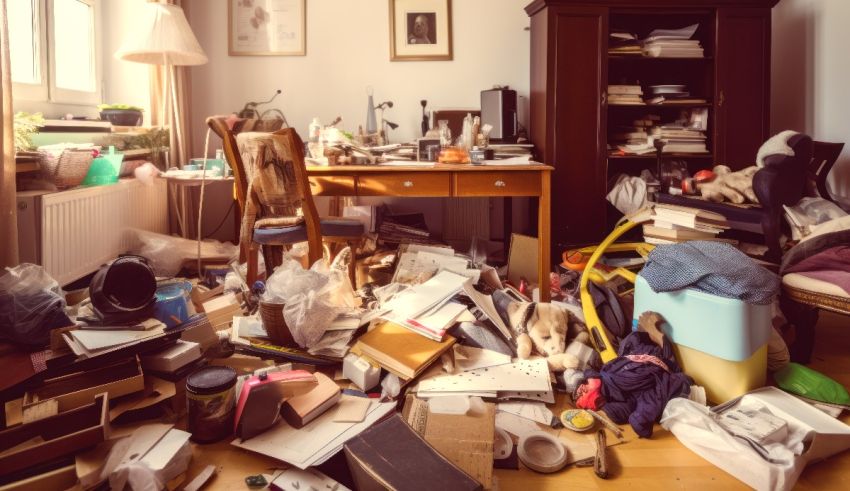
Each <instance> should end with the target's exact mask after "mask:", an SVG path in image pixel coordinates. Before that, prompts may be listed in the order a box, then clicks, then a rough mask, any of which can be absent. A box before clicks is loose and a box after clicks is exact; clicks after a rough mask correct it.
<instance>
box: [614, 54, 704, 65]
mask: <svg viewBox="0 0 850 491" xmlns="http://www.w3.org/2000/svg"><path fill="white" fill-rule="evenodd" d="M608 60H609V61H613V62H618V63H619V62H623V61H631V62H643V63H647V62H649V63H651V62H661V61H664V62H672V61H674V60H678V61H712V60H714V57H713V56H702V57H680V56H635V55H618V54H611V53H609V54H608Z"/></svg>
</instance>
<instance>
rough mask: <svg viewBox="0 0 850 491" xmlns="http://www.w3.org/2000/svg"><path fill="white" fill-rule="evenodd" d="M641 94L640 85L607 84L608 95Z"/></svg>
mask: <svg viewBox="0 0 850 491" xmlns="http://www.w3.org/2000/svg"><path fill="white" fill-rule="evenodd" d="M615 94H616V95H643V88H642V87H641V86H640V85H609V86H608V95H609V96H611V95H615Z"/></svg>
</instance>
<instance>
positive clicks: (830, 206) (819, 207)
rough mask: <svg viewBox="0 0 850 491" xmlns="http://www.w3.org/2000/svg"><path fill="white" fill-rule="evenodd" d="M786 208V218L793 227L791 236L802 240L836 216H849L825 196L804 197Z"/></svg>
mask: <svg viewBox="0 0 850 491" xmlns="http://www.w3.org/2000/svg"><path fill="white" fill-rule="evenodd" d="M783 208H785V220H786V221H787V222H788V225H789V226H790V228H791V238H792V239H793V240H800V239H802V238H803V237H805V236H807V235H809V234H810V233H811V232H812V228H813V227H815V226H816V225H820V224H821V223H825V222H828V221H830V220H832V219H835V218H841V217H843V216H847V213H845V212H844V210H842V209H841V208H840V207H838V205H836V204H835V203H833V202H831V201H827V200H825V199H823V198H810V197H807V198H803V199H801V200H800V202H799V203H797V204H796V205H794V206H783Z"/></svg>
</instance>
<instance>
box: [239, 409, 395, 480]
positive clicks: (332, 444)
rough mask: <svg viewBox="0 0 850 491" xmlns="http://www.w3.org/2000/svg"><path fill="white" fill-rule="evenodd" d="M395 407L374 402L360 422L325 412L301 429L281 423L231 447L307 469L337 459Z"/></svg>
mask: <svg viewBox="0 0 850 491" xmlns="http://www.w3.org/2000/svg"><path fill="white" fill-rule="evenodd" d="M395 406H396V404H395V402H386V403H380V402H377V401H370V406H369V410H368V412H367V413H366V418H365V419H364V420H363V421H360V422H357V423H352V422H343V421H336V420H335V414H334V411H327V412H325V413H324V414H322V415H321V416H319V417H318V418H316V419H315V420H313V421H312V422H310V423H309V424H307V425H306V426H304V427H303V428H300V429H296V428H293V427H292V426H290V425H288V424H286V423H285V422H278V424H277V425H276V426H274V427H272V428H271V429H270V430H268V431H266V432H264V433H262V434H260V435H257V436H255V437H254V438H251V439H249V440H239V439H236V440H233V441H232V442H231V444H232V445H235V446H237V447H240V448H244V449H246V450H250V451H252V452H257V453H260V454H263V455H268V456H269V457H272V458H275V459H278V460H282V461H284V462H287V463H289V464H292V465H294V466H295V467H298V468H299V469H306V468H308V467H311V466H314V465H320V464H322V463H324V462H325V461H326V460H328V459H329V458H331V457H333V455H334V454H336V453H337V452H339V451H340V450H342V445H343V444H344V443H345V442H347V441H348V440H350V439H351V438H354V437H355V436H357V435H358V434H360V433H361V432H362V431H363V430H365V429H367V428H369V427H370V426H372V425H373V424H374V423H375V422H376V421H378V420H380V419H381V418H383V417H384V416H386V415H387V414H389V413H390V412H392V411H393V410H394V409H395Z"/></svg>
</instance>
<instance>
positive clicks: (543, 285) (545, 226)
mask: <svg viewBox="0 0 850 491" xmlns="http://www.w3.org/2000/svg"><path fill="white" fill-rule="evenodd" d="M551 176H552V174H551V173H550V172H545V171H541V172H540V199H539V200H538V205H537V261H538V264H537V278H538V282H539V283H540V301H541V302H548V301H549V299H550V291H549V270H550V269H551V260H552V251H551V250H550V247H551V244H550V242H551V240H552V238H551V236H550V230H549V229H550V226H551V212H552V197H551V189H550V187H551Z"/></svg>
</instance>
